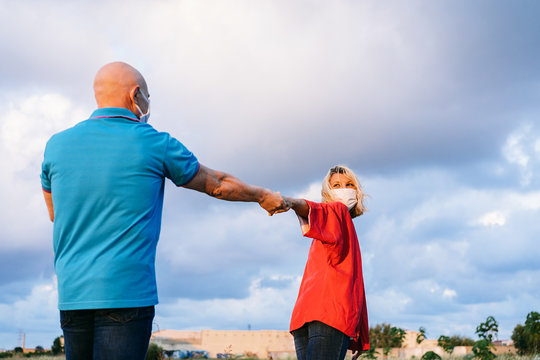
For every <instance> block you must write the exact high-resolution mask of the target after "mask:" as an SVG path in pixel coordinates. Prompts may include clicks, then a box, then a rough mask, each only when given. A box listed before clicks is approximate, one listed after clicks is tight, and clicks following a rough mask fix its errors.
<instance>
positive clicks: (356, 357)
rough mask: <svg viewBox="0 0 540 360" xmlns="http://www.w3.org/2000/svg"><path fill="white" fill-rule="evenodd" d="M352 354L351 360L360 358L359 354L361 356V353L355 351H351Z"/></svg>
mask: <svg viewBox="0 0 540 360" xmlns="http://www.w3.org/2000/svg"><path fill="white" fill-rule="evenodd" d="M352 354H353V356H352V360H356V359H358V357H359V356H360V354H362V352H361V351H359V350H356V351H353V352H352Z"/></svg>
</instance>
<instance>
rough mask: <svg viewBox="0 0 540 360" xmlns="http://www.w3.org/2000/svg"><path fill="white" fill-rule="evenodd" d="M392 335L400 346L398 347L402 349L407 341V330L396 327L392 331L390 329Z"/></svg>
mask: <svg viewBox="0 0 540 360" xmlns="http://www.w3.org/2000/svg"><path fill="white" fill-rule="evenodd" d="M390 334H391V336H392V338H393V339H395V342H397V343H398V344H399V346H397V347H401V345H402V344H403V340H405V335H407V333H406V332H405V330H403V329H401V328H398V327H395V326H394V327H392V329H390Z"/></svg>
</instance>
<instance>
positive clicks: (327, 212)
mask: <svg viewBox="0 0 540 360" xmlns="http://www.w3.org/2000/svg"><path fill="white" fill-rule="evenodd" d="M306 202H307V204H308V205H309V215H308V217H309V219H308V221H309V223H308V224H306V225H307V226H303V227H302V232H303V234H304V236H305V237H309V238H312V239H315V240H319V241H321V242H323V243H326V244H337V243H339V242H340V241H341V239H342V238H343V231H344V226H345V225H344V224H343V223H344V222H343V221H341V219H343V216H350V215H349V213H348V210H347V207H346V206H345V205H343V204H342V203H339V202H331V203H315V202H312V201H308V200H306ZM345 230H346V229H345Z"/></svg>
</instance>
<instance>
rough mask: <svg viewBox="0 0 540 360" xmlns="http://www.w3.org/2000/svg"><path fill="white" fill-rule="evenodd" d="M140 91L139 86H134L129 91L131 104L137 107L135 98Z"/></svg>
mask: <svg viewBox="0 0 540 360" xmlns="http://www.w3.org/2000/svg"><path fill="white" fill-rule="evenodd" d="M138 91H140V90H139V85H137V86H134V87H133V88H132V89H131V90H130V91H129V98H130V99H131V102H132V103H133V105H134V106H135V104H136V101H135V96H137V92H138Z"/></svg>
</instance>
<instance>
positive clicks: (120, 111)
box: [90, 107, 140, 122]
mask: <svg viewBox="0 0 540 360" xmlns="http://www.w3.org/2000/svg"><path fill="white" fill-rule="evenodd" d="M103 118H123V119H128V120H132V121H136V122H140V121H139V119H138V118H137V116H136V115H135V114H134V113H132V112H131V111H129V110H128V109H126V108H118V107H107V108H100V109H97V110H95V111H94V112H93V113H92V115H90V119H103Z"/></svg>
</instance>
